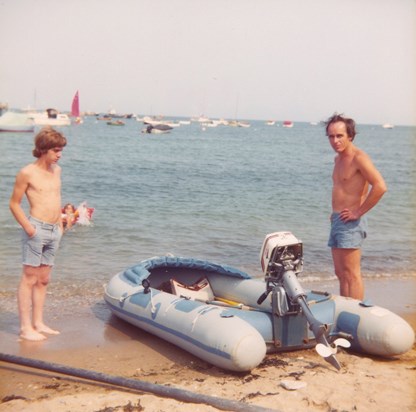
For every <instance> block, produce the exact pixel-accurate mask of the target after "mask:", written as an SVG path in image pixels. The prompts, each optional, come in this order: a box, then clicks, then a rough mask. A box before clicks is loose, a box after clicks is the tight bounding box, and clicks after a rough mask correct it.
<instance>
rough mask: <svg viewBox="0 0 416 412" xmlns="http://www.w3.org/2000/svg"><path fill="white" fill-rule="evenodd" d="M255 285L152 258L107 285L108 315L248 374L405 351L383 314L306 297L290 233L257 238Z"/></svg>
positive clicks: (204, 266) (223, 270) (403, 326)
mask: <svg viewBox="0 0 416 412" xmlns="http://www.w3.org/2000/svg"><path fill="white" fill-rule="evenodd" d="M260 260H261V266H262V270H263V273H264V277H261V278H260V277H252V276H250V275H249V274H247V273H245V272H243V271H241V270H239V269H236V268H234V267H231V266H227V265H221V264H216V263H213V262H208V261H204V260H198V259H193V258H184V257H175V256H163V257H153V258H150V259H147V260H144V261H141V262H139V263H138V264H136V265H134V266H132V267H129V268H127V269H126V270H124V271H122V272H120V273H118V274H116V275H115V276H113V277H112V279H111V280H110V282H109V283H108V284H107V285H106V286H105V292H104V300H105V301H106V303H107V304H108V306H109V308H110V309H111V311H112V313H113V314H114V315H115V316H117V317H119V318H121V319H124V320H125V321H127V322H129V323H131V324H132V325H135V326H137V327H139V328H141V329H143V330H145V331H147V332H149V333H152V334H154V335H156V336H159V337H160V338H162V339H165V340H167V341H169V342H171V343H173V344H175V345H177V346H179V347H181V348H182V349H184V350H186V351H188V352H190V353H192V354H193V355H195V356H197V357H199V358H201V359H203V360H204V361H206V362H208V363H211V364H213V365H216V366H218V367H220V368H222V369H227V370H232V371H249V370H251V369H253V368H255V367H256V366H258V365H259V364H260V363H261V362H262V361H263V359H264V358H265V356H266V354H267V353H272V352H283V351H291V350H297V349H306V348H313V347H315V348H316V351H317V352H318V354H319V355H321V356H322V357H323V358H324V359H325V360H326V361H327V362H329V363H330V364H331V365H332V366H334V367H335V368H336V369H340V364H339V362H338V361H337V359H336V356H335V355H336V352H337V348H338V347H344V348H351V349H352V350H353V351H357V352H361V353H366V354H370V355H377V356H385V357H391V356H396V355H399V354H402V353H405V352H406V351H408V350H409V349H410V348H411V347H412V345H413V343H414V338H415V335H414V331H413V329H412V328H411V326H410V325H409V324H408V323H407V322H406V321H405V320H403V319H402V318H401V317H399V316H398V315H396V314H394V313H392V312H391V311H389V310H387V309H385V308H382V307H379V306H374V305H372V304H370V303H368V302H362V301H359V300H355V299H351V298H345V297H342V296H338V295H333V294H330V293H327V292H319V291H305V290H304V289H303V287H302V286H301V284H300V282H299V280H298V275H299V273H300V272H301V271H302V268H303V245H302V242H301V241H300V240H298V239H297V238H296V237H295V236H294V235H293V234H292V233H290V232H275V233H271V234H269V235H267V236H266V238H265V240H264V242H263V246H262V249H261V253H260Z"/></svg>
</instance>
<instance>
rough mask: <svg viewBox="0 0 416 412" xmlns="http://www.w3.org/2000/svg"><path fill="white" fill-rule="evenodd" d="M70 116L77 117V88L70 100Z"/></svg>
mask: <svg viewBox="0 0 416 412" xmlns="http://www.w3.org/2000/svg"><path fill="white" fill-rule="evenodd" d="M71 116H73V117H79V95H78V90H77V92H76V93H75V96H74V99H73V100H72V108H71Z"/></svg>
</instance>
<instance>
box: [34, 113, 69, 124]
mask: <svg viewBox="0 0 416 412" xmlns="http://www.w3.org/2000/svg"><path fill="white" fill-rule="evenodd" d="M28 116H29V117H30V118H32V119H33V121H34V122H35V124H36V125H38V126H69V125H70V124H71V119H70V118H69V116H68V115H67V114H65V113H59V112H58V111H57V110H56V109H46V111H45V112H29V113H28Z"/></svg>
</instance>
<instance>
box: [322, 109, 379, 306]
mask: <svg viewBox="0 0 416 412" xmlns="http://www.w3.org/2000/svg"><path fill="white" fill-rule="evenodd" d="M325 124H326V134H327V136H328V139H329V143H330V144H331V146H332V148H333V149H334V150H335V152H336V153H337V155H336V156H335V165H334V170H333V174H332V180H333V188H332V215H331V233H330V236H329V241H328V246H329V247H331V248H332V259H333V262H334V268H335V274H336V276H337V277H338V279H339V282H340V294H341V295H342V296H348V297H352V298H355V299H360V300H362V299H363V298H364V283H363V280H362V277H361V249H360V247H361V245H362V242H363V240H364V239H365V238H366V236H367V221H366V216H365V214H366V213H367V212H368V211H369V210H370V209H371V208H373V207H374V206H375V205H376V204H377V203H378V201H379V200H380V199H381V197H382V196H383V195H384V193H385V192H386V190H387V187H386V183H385V182H384V179H383V177H382V176H381V174H380V172H379V171H378V170H377V169H376V167H375V166H374V164H373V162H372V161H371V159H370V157H369V156H368V155H367V154H366V153H365V152H363V151H362V150H360V149H358V148H357V147H356V146H355V145H354V143H353V141H354V137H355V135H356V131H355V122H354V120H352V119H348V118H345V117H343V116H342V115H338V114H336V115H334V116H332V117H330V118H329V119H328V120H327V121H326V122H325Z"/></svg>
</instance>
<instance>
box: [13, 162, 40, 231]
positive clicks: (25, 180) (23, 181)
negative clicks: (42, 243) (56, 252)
mask: <svg viewBox="0 0 416 412" xmlns="http://www.w3.org/2000/svg"><path fill="white" fill-rule="evenodd" d="M28 186H29V175H28V174H27V173H25V172H24V171H23V170H21V171H20V172H19V173H18V174H17V176H16V182H15V184H14V188H13V193H12V195H11V197H10V202H9V207H10V211H11V212H12V214H13V216H14V218H15V219H16V221H17V222H18V223H19V225H20V226H22V228H23V230H25V231H26V233H27V234H28V236H33V235H34V234H35V232H36V229H35V228H34V227H33V225H32V224H31V223H30V222H29V219H28V218H27V216H26V214H25V212H24V210H23V208H22V206H21V203H22V199H23V196H24V194H25V193H26V190H27V188H28Z"/></svg>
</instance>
